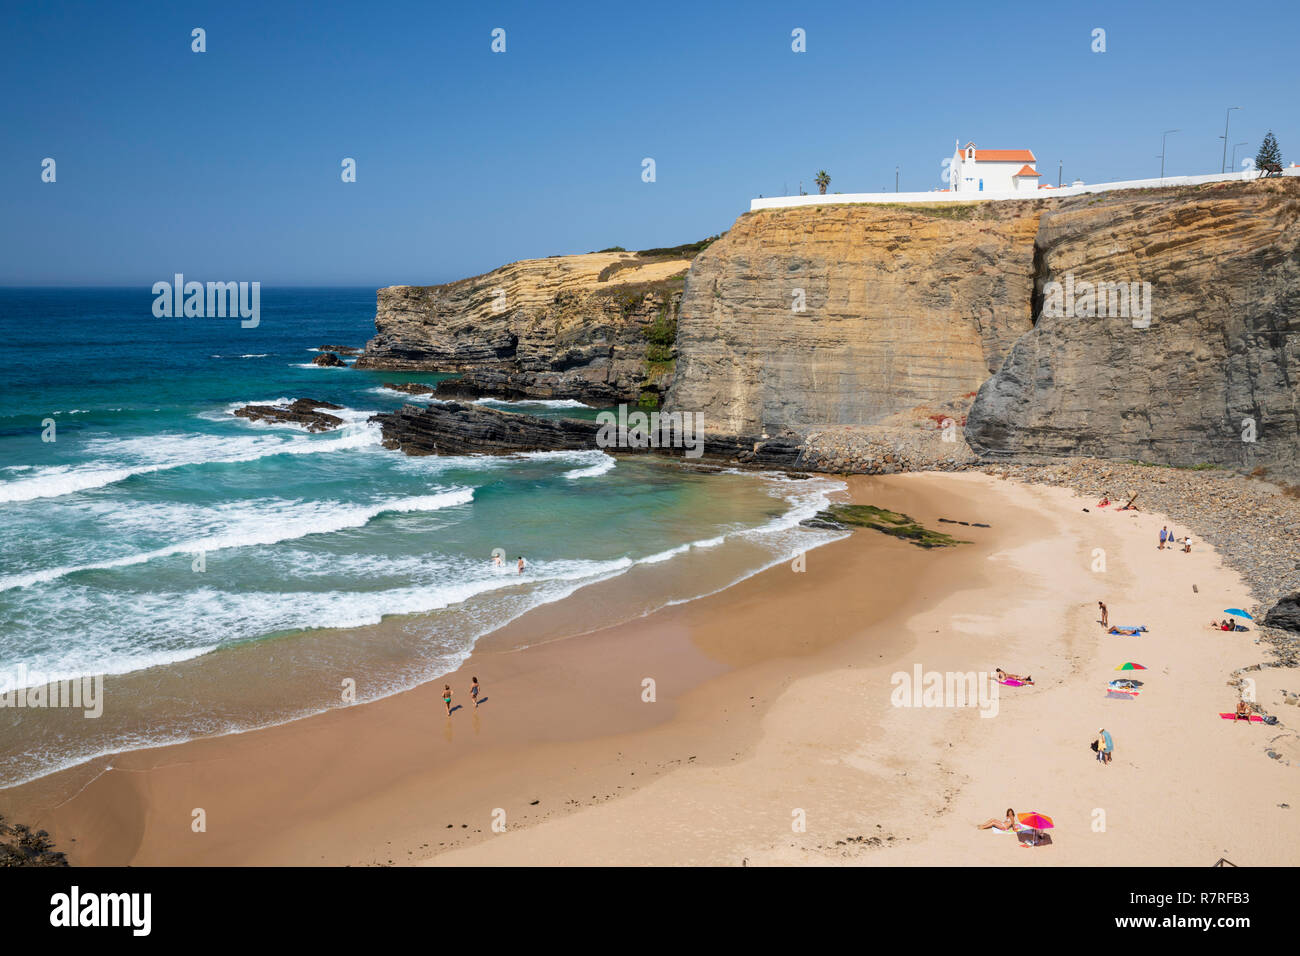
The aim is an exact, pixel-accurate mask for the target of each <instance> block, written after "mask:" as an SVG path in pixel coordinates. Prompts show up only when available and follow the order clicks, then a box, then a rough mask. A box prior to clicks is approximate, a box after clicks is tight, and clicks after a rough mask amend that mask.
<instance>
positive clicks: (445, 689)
mask: <svg viewBox="0 0 1300 956" xmlns="http://www.w3.org/2000/svg"><path fill="white" fill-rule="evenodd" d="M442 703H443V706H444V707H446V708H447V716H448V717H450V716H451V685H450V684H443V685H442Z"/></svg>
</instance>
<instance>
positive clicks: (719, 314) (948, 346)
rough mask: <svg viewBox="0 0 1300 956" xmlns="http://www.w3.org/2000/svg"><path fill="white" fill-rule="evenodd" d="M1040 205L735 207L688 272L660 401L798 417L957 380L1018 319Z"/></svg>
mask: <svg viewBox="0 0 1300 956" xmlns="http://www.w3.org/2000/svg"><path fill="white" fill-rule="evenodd" d="M1051 206H1052V202H1051V201H1048V202H999V203H982V204H974V203H972V204H961V205H947V204H944V205H941V204H937V203H936V204H932V205H925V206H893V205H880V206H877V205H870V206H868V205H839V206H837V205H827V206H823V207H805V208H803V209H781V210H763V211H759V212H752V213H746V214H745V215H743V216H741V217H740V219H739V221H738V222H737V223H736V224H735V226H734V227H733V228H732V229H731V231H730V232H729V233H727V234H726V235H725V236H724V237H723V238H722V239H720V240H719V241H718V242H716V243H714V244H713V245H712V246H710V247H709V248H708V249H706V250H705V251H704V252H702V253H701V254H700V255H699V256H698V257H697V258H696V260H695V262H694V264H693V266H692V268H691V272H690V275H689V276H688V278H687V282H686V290H685V295H684V297H683V299H682V305H681V310H680V315H679V318H678V332H677V348H678V353H679V359H678V365H677V370H676V376H675V378H674V380H673V384H672V387H671V389H670V391H669V395H668V405H669V407H671V408H674V409H680V410H690V411H699V412H701V413H702V414H704V415H706V416H707V418H708V424H709V427H710V428H716V429H718V430H720V431H729V432H733V433H754V432H763V431H774V430H779V429H782V428H790V429H794V430H797V431H805V432H806V431H808V430H809V429H813V428H819V427H821V426H825V425H835V424H843V425H869V424H873V423H877V422H880V421H882V420H883V419H885V418H886V417H888V416H891V415H894V414H896V413H899V412H903V411H906V410H909V409H914V408H916V407H918V406H925V405H938V404H943V403H947V402H951V401H953V400H954V399H958V398H959V397H961V396H970V395H972V394H973V393H974V392H975V390H976V389H978V388H979V386H980V385H981V384H982V383H983V382H984V381H985V380H986V379H987V378H988V377H989V375H990V374H991V373H992V372H994V371H995V370H996V369H997V368H998V366H999V365H1001V363H1002V360H1003V358H1004V357H1005V356H1006V354H1007V352H1008V350H1009V349H1010V348H1011V345H1012V343H1013V342H1015V340H1016V339H1017V338H1018V337H1019V336H1020V335H1021V334H1023V333H1024V332H1027V331H1028V330H1029V328H1030V319H1031V303H1032V292H1033V280H1034V242H1033V240H1034V235H1035V233H1036V232H1037V229H1038V217H1039V216H1040V215H1041V214H1042V213H1043V212H1044V211H1046V209H1048V208H1050V207H1051ZM799 290H802V296H803V306H804V311H798V309H797V305H798V300H797V296H798V295H799Z"/></svg>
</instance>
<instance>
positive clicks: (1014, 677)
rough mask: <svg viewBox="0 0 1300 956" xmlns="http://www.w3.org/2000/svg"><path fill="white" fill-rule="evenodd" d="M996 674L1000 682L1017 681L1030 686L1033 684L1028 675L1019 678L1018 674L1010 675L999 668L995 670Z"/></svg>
mask: <svg viewBox="0 0 1300 956" xmlns="http://www.w3.org/2000/svg"><path fill="white" fill-rule="evenodd" d="M996 673H997V675H998V680H1000V681H1009V680H1018V681H1020V683H1022V684H1032V683H1033V682H1034V679H1033V678H1032V677H1030V676H1028V675H1026V676H1024V677H1021V676H1020V675H1019V674H1010V673H1008V672H1007V671H1004V670H1003V669H1002V668H1001V667H999V668H998V669H997V672H996Z"/></svg>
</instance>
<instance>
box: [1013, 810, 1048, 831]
mask: <svg viewBox="0 0 1300 956" xmlns="http://www.w3.org/2000/svg"><path fill="white" fill-rule="evenodd" d="M1018 819H1019V820H1020V822H1021V823H1022V824H1024V825H1025V826H1027V827H1029V828H1030V829H1031V830H1050V829H1051V828H1052V826H1053V823H1052V818H1051V817H1048V816H1044V815H1043V814H1041V813H1038V812H1037V811H1030V812H1029V813H1022V814H1019V816H1018Z"/></svg>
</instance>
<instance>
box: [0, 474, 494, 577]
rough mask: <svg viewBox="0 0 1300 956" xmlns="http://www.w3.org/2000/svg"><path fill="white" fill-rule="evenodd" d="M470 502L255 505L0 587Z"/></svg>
mask: <svg viewBox="0 0 1300 956" xmlns="http://www.w3.org/2000/svg"><path fill="white" fill-rule="evenodd" d="M473 500H474V492H473V490H472V489H470V488H455V489H452V490H450V491H444V492H442V493H440V494H434V495H418V496H415V497H409V498H394V499H389V500H385V501H378V502H375V503H373V504H366V505H345V504H341V503H339V502H332V501H323V502H309V503H305V504H300V503H292V504H290V505H289V506H288V507H281V508H276V509H265V508H262V509H254V510H253V512H252V513H251V514H245V515H243V516H242V519H241V520H236V521H235V522H233V523H232V524H231V525H230V527H228V528H226V529H225V530H223V531H221V532H220V533H217V534H213V535H209V536H207V537H204V538H196V539H194V540H191V541H182V542H178V543H176V544H172V545H168V546H167V547H165V548H155V549H154V550H152V551H144V552H140V553H138V554H129V555H123V556H121V557H117V558H111V559H109V560H107V561H97V562H94V563H91V564H80V565H73V566H66V567H60V568H44V569H42V570H40V571H29V572H25V573H23V574H13V575H9V576H7V577H3V578H0V591H7V590H9V589H10V588H21V587H30V586H31V585H33V584H40V583H43V582H46V581H53V580H55V579H56V578H61V577H64V576H66V575H69V574H75V573H77V572H80V571H101V570H107V569H109V568H124V567H130V566H131V565H136V564H145V563H147V562H149V561H153V560H155V559H157V558H165V557H168V556H170V555H173V554H199V553H200V552H202V553H208V552H212V551H223V550H225V549H227V548H247V547H252V546H255V545H267V544H276V543H277V542H280V541H290V540H293V539H295V538H303V537H306V536H307V535H313V534H331V533H333V532H336V531H342V530H344V529H346V528H360V527H364V526H365V525H367V524H369V523H370V522H371V521H372V520H373V519H374V518H377V517H378V516H379V515H382V514H386V513H389V512H409V511H439V510H441V509H443V508H451V507H454V506H456V505H464V504H469V503H470V502H471V501H473Z"/></svg>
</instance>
